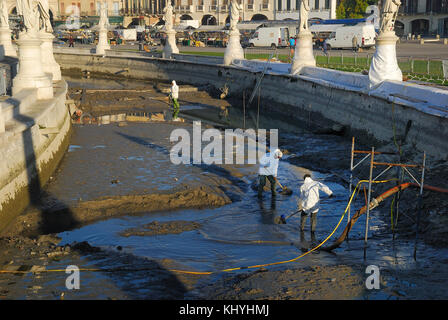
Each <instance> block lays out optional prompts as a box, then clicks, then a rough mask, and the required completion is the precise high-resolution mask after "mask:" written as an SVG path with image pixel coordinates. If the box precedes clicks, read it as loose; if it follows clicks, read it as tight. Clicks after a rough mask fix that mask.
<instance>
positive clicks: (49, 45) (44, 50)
mask: <svg viewBox="0 0 448 320" xmlns="http://www.w3.org/2000/svg"><path fill="white" fill-rule="evenodd" d="M39 38H40V40H42V44H41V45H40V51H41V58H42V69H43V71H44V72H45V73H51V74H52V80H53V81H59V80H61V67H60V66H59V64H58V63H57V62H56V60H55V59H54V55H53V39H54V36H53V35H52V34H51V33H48V32H44V31H43V30H41V31H40V32H39Z"/></svg>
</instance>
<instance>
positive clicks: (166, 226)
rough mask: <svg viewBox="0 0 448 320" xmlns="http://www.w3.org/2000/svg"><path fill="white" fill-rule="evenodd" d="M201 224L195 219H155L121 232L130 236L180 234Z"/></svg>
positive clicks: (124, 235)
mask: <svg viewBox="0 0 448 320" xmlns="http://www.w3.org/2000/svg"><path fill="white" fill-rule="evenodd" d="M200 227H201V225H200V224H199V223H197V222H193V221H182V220H179V221H166V222H158V221H153V222H151V223H148V224H145V225H144V226H143V227H141V228H130V229H127V230H125V231H123V232H121V233H120V235H121V236H122V237H130V236H156V235H164V234H179V233H182V232H185V231H192V230H196V229H198V228H200Z"/></svg>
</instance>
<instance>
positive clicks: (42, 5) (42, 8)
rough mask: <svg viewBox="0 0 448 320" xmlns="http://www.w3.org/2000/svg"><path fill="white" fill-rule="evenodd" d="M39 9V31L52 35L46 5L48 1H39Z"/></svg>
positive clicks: (48, 8) (48, 7) (47, 6)
mask: <svg viewBox="0 0 448 320" xmlns="http://www.w3.org/2000/svg"><path fill="white" fill-rule="evenodd" d="M38 9H39V20H40V27H39V29H42V30H45V32H48V33H52V32H53V27H52V26H51V21H50V11H49V10H50V6H49V5H48V0H39V2H38Z"/></svg>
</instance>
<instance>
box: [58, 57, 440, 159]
mask: <svg viewBox="0 0 448 320" xmlns="http://www.w3.org/2000/svg"><path fill="white" fill-rule="evenodd" d="M55 59H56V60H57V62H58V63H59V64H60V65H61V67H62V68H63V69H65V70H72V71H76V72H79V71H91V72H97V73H103V74H107V75H120V76H124V77H129V78H135V79H148V80H161V81H170V80H173V79H174V80H176V81H177V82H178V83H181V84H182V83H188V84H193V85H211V86H213V87H214V88H216V89H219V88H221V87H223V85H224V84H226V85H227V86H228V87H229V92H230V95H231V96H234V97H235V96H236V97H241V93H242V92H243V90H246V94H247V93H252V91H253V88H254V87H255V83H256V81H257V79H258V77H259V76H260V74H261V72H260V71H257V70H255V71H254V70H251V68H248V67H241V66H240V67H236V66H224V65H217V64H216V63H213V62H214V61H211V62H208V61H209V60H207V59H199V58H198V59H199V60H198V61H199V62H195V61H191V60H192V59H191V57H189V59H188V60H186V59H185V60H180V59H176V60H175V59H170V60H169V59H161V58H147V57H118V56H105V57H99V56H92V55H83V54H73V53H66V52H63V53H62V52H60V53H58V52H55ZM366 84H367V82H366V76H363V75H355V74H351V73H346V72H341V71H335V70H328V69H322V68H307V69H304V74H303V75H300V76H291V75H289V74H285V73H284V72H281V71H279V72H276V70H271V71H270V73H268V74H265V75H264V78H263V80H262V84H261V90H260V95H261V101H262V107H263V108H266V109H270V110H273V111H276V112H278V113H279V114H282V115H284V119H285V121H288V122H291V121H293V122H294V121H296V122H299V121H303V122H304V123H312V125H314V126H329V125H330V126H331V125H334V124H338V125H340V126H343V127H344V128H345V132H346V134H349V135H355V136H356V137H357V141H360V142H364V143H366V144H369V145H376V146H378V145H381V144H389V143H394V141H399V140H400V139H404V138H405V139H406V140H405V141H406V144H407V145H409V146H411V147H412V148H413V149H415V150H416V151H426V152H427V154H428V155H429V156H430V157H432V158H433V159H435V160H446V159H448V144H447V143H446V140H447V138H448V112H447V108H446V106H445V107H443V105H441V104H440V101H442V104H443V101H444V99H445V98H446V99H447V100H445V101H448V91H445V90H441V89H440V90H438V91H437V90H436V89H433V88H428V87H424V86H420V85H416V84H410V83H392V82H390V83H389V82H388V83H385V86H386V87H387V89H385V90H383V91H381V88H376V89H375V90H371V91H366V90H365V88H366ZM404 89H406V90H407V91H406V90H404ZM388 90H389V91H390V90H398V93H399V92H405V93H406V92H408V93H413V92H419V94H420V95H423V96H425V100H421V101H419V100H418V99H416V98H415V97H406V96H403V95H400V94H395V95H394V94H392V93H390V92H389V91H388ZM403 90H404V91H403ZM445 104H446V102H445ZM254 106H255V108H256V103H252V107H254ZM431 107H432V109H431ZM279 129H281V128H279Z"/></svg>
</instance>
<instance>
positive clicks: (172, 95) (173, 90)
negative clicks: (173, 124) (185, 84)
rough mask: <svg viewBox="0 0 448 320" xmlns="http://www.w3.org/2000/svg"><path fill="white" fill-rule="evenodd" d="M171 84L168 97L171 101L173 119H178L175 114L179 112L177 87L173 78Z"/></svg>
mask: <svg viewBox="0 0 448 320" xmlns="http://www.w3.org/2000/svg"><path fill="white" fill-rule="evenodd" d="M171 84H172V86H171V91H170V98H171V101H172V102H173V121H179V118H177V115H178V114H179V102H178V101H177V99H179V87H178V86H177V84H176V81H175V80H173V81H172V82H171Z"/></svg>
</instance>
